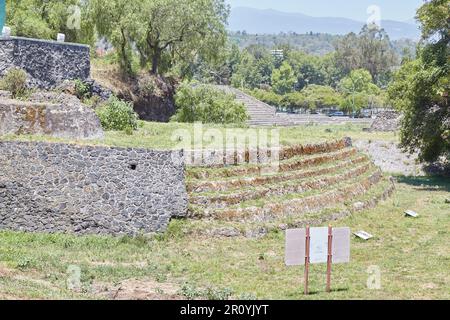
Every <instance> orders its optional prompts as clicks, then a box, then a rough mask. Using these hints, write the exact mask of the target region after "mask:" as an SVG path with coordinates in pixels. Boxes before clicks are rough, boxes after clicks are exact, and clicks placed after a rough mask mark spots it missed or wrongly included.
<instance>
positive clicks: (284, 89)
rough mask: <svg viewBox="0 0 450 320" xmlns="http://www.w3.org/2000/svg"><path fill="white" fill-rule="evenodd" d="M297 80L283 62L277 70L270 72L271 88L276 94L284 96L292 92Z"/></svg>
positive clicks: (287, 65) (287, 64) (290, 68)
mask: <svg viewBox="0 0 450 320" xmlns="http://www.w3.org/2000/svg"><path fill="white" fill-rule="evenodd" d="M296 83H297V79H296V77H295V75H294V71H293V70H292V67H291V66H290V65H289V63H287V62H286V61H285V62H283V64H282V65H281V67H280V68H279V69H274V70H273V72H272V87H273V90H274V91H275V92H276V93H278V94H286V93H289V92H292V91H293V90H294V85H295V84H296Z"/></svg>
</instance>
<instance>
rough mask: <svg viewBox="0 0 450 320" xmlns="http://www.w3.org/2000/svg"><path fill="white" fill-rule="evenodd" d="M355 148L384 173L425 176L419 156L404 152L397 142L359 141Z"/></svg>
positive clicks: (355, 143) (356, 142)
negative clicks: (368, 157) (370, 159)
mask: <svg viewBox="0 0 450 320" xmlns="http://www.w3.org/2000/svg"><path fill="white" fill-rule="evenodd" d="M354 146H355V147H357V148H358V149H359V150H360V151H361V152H363V153H365V154H367V155H369V156H370V157H371V158H372V160H373V161H374V163H375V164H376V165H377V166H378V167H380V168H381V170H382V171H383V172H387V173H391V174H402V175H406V176H423V175H424V172H423V170H422V166H421V165H420V164H418V163H417V158H418V156H417V154H409V153H405V152H403V151H402V150H401V149H400V148H399V147H398V145H397V143H395V142H389V141H367V140H357V141H355V142H354Z"/></svg>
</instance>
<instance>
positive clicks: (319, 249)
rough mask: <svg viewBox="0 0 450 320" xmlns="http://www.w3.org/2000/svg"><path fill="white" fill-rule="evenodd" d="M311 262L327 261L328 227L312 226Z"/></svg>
mask: <svg viewBox="0 0 450 320" xmlns="http://www.w3.org/2000/svg"><path fill="white" fill-rule="evenodd" d="M310 257H311V258H310V262H311V263H326V262H327V260H328V228H311V249H310Z"/></svg>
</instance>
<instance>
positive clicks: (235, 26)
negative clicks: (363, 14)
mask: <svg viewBox="0 0 450 320" xmlns="http://www.w3.org/2000/svg"><path fill="white" fill-rule="evenodd" d="M363 25H364V22H360V21H356V20H351V19H347V18H335V17H322V18H317V17H311V16H307V15H304V14H301V13H286V12H281V11H277V10H273V9H266V10H260V9H254V8H247V7H237V8H233V9H232V11H231V16H230V19H229V30H230V31H244V30H245V31H246V32H247V33H252V34H278V33H280V32H296V33H303V34H305V33H309V32H313V33H328V34H333V35H343V34H347V33H349V32H355V33H358V32H359V31H360V30H361V28H362V27H363ZM381 26H382V28H384V29H385V30H386V31H387V33H388V34H389V36H390V38H391V39H393V40H396V39H402V38H407V39H414V40H417V39H418V38H419V37H420V30H419V29H418V27H417V26H416V25H414V24H413V22H412V21H411V22H410V21H408V22H399V21H392V20H383V21H381Z"/></svg>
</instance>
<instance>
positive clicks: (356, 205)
mask: <svg viewBox="0 0 450 320" xmlns="http://www.w3.org/2000/svg"><path fill="white" fill-rule="evenodd" d="M364 208H365V204H364V202H356V203H354V204H353V209H355V210H357V211H361V210H364Z"/></svg>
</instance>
